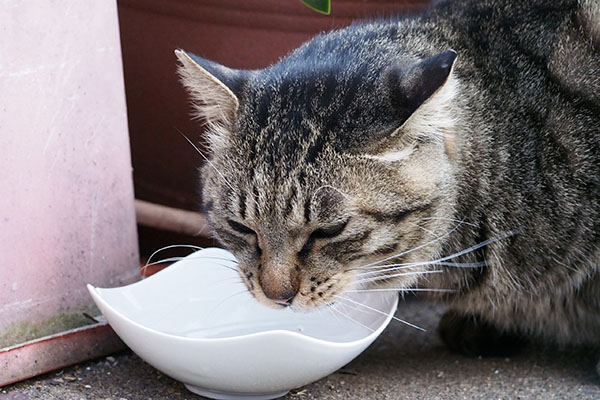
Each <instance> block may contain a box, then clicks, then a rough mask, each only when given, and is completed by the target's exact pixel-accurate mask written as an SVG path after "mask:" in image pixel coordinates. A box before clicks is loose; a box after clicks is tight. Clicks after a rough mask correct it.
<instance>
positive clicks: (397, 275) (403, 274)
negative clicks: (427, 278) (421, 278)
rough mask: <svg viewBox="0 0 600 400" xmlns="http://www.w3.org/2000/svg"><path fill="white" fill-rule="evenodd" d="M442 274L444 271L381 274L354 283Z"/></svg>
mask: <svg viewBox="0 0 600 400" xmlns="http://www.w3.org/2000/svg"><path fill="white" fill-rule="evenodd" d="M384 272H385V271H384ZM442 272H444V271H443V270H441V269H436V270H434V271H417V272H400V273H397V274H389V275H388V274H383V273H382V274H381V275H376V276H373V277H369V278H365V279H360V280H358V281H356V283H371V282H377V281H383V280H385V279H392V278H398V277H401V276H410V275H428V274H439V273H442Z"/></svg>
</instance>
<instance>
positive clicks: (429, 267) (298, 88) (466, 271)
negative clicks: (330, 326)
mask: <svg viewBox="0 0 600 400" xmlns="http://www.w3.org/2000/svg"><path fill="white" fill-rule="evenodd" d="M176 54H177V57H178V59H179V62H180V67H179V73H180V75H181V79H182V82H183V84H184V86H185V87H186V88H187V90H188V91H189V94H190V96H191V99H192V101H193V105H194V111H195V115H196V116H197V117H199V118H202V119H203V120H205V121H206V123H207V126H208V132H207V141H208V149H209V151H210V154H209V155H208V159H209V160H210V161H209V162H208V163H206V165H204V167H203V168H202V172H201V174H202V179H203V185H202V187H203V193H202V194H203V205H204V208H205V210H206V213H207V216H208V218H209V220H210V222H211V224H212V226H213V228H214V231H215V233H216V235H217V236H218V238H219V240H220V241H222V243H223V244H224V245H225V246H226V247H227V248H229V249H230V250H231V251H232V252H233V253H234V254H235V255H236V257H237V258H238V260H239V273H240V275H241V277H242V279H243V280H244V282H245V284H246V285H247V287H248V290H249V291H250V292H251V293H252V295H253V296H254V297H255V298H256V299H257V300H258V301H261V302H263V303H265V304H267V305H271V306H273V307H288V306H289V307H291V308H292V309H294V310H305V309H310V308H313V307H320V306H323V305H326V304H329V303H333V302H335V301H336V296H339V295H340V294H343V293H344V292H345V291H347V290H350V289H357V288H378V287H392V288H397V289H398V290H408V289H411V288H423V289H424V288H427V289H432V290H434V291H435V290H438V292H436V296H437V297H439V298H440V300H443V301H445V302H446V303H447V304H449V305H450V307H451V309H452V310H453V311H450V312H448V313H447V314H446V315H445V316H444V317H443V318H442V322H441V324H440V333H441V336H442V338H443V339H444V340H445V341H446V343H447V344H448V345H449V346H450V347H451V348H453V349H456V350H459V351H462V352H464V353H467V354H474V355H477V354H499V353H502V352H503V351H506V350H510V349H512V348H513V347H514V345H515V344H516V343H517V342H518V341H519V340H520V338H521V337H524V336H537V337H542V338H545V339H549V340H551V341H554V342H558V343H572V344H586V345H598V344H600V1H598V0H554V1H547V0H529V1H512V0H454V1H441V2H438V3H437V4H436V5H435V7H433V8H431V9H429V10H428V11H426V12H425V13H424V14H422V15H416V16H410V17H408V18H398V19H388V20H381V21H374V22H373V21H371V22H366V23H364V22H363V23H358V24H354V25H352V26H350V27H348V28H346V29H342V30H338V31H334V32H330V33H325V34H321V35H318V36H316V37H315V38H314V39H312V40H311V41H309V42H307V43H305V44H304V45H302V46H301V47H299V48H298V49H296V50H294V51H293V52H291V53H290V54H289V55H287V56H286V57H284V58H283V59H281V60H280V61H279V62H278V63H276V64H274V65H271V66H269V67H267V68H265V69H262V70H234V69H230V68H227V67H225V66H222V65H219V64H217V63H215V62H212V61H209V60H206V59H203V58H201V57H198V56H195V55H193V54H191V53H186V52H184V51H181V50H178V51H177V52H176ZM439 270H442V271H443V273H437V274H432V273H430V272H432V271H439Z"/></svg>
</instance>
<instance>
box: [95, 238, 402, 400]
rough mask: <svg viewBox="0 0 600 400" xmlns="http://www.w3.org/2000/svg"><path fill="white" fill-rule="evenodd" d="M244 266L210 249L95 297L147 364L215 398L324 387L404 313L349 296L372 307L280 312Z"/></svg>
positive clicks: (388, 303) (392, 299) (389, 302)
mask: <svg viewBox="0 0 600 400" xmlns="http://www.w3.org/2000/svg"><path fill="white" fill-rule="evenodd" d="M234 260H235V259H234V258H233V255H232V254H231V253H229V252H227V251H225V250H223V249H217V248H211V249H205V250H200V251H197V252H195V253H193V254H190V255H189V256H188V257H186V258H184V259H183V260H181V261H178V262H176V263H175V264H173V265H172V266H170V267H169V268H166V269H165V270H163V271H161V272H159V273H157V274H155V275H153V276H151V277H150V278H147V279H144V280H142V281H140V282H136V283H134V284H131V285H128V286H123V287H118V288H112V289H102V288H95V287H93V286H91V285H88V289H89V291H90V293H91V295H92V297H93V298H94V301H95V302H96V304H97V305H98V307H99V308H100V310H101V311H102V313H103V314H104V316H105V317H106V319H107V320H108V322H109V323H110V325H111V326H112V328H113V329H114V330H115V331H116V332H117V334H118V335H119V336H120V337H121V339H123V341H124V342H125V343H126V344H127V345H128V346H129V347H130V348H131V349H132V350H133V351H135V352H136V353H137V354H138V355H139V356H140V357H141V358H143V359H144V360H145V361H147V362H148V363H149V364H151V365H152V366H154V367H155V368H157V369H159V370H160V371H162V372H164V373H165V374H167V375H169V376H171V377H172V378H174V379H177V380H179V381H181V382H183V383H185V385H186V387H187V388H188V389H189V390H191V391H192V392H194V393H197V394H201V395H203V396H206V397H212V398H215V399H235V398H253V399H270V398H275V397H279V396H283V395H284V394H285V393H286V392H287V391H289V390H290V389H293V388H297V387H299V386H303V385H306V384H308V383H310V382H313V381H315V380H317V379H320V378H322V377H324V376H326V375H328V374H330V373H332V372H334V371H335V370H337V369H338V368H340V367H342V366H344V365H345V364H347V363H348V362H349V361H351V360H352V359H353V358H355V357H356V356H357V355H358V354H360V353H361V352H362V351H363V350H364V349H366V348H367V346H369V345H370V344H371V343H372V342H373V340H375V338H376V337H377V336H378V335H379V334H380V333H381V332H382V331H383V329H384V328H385V327H386V326H387V324H388V323H389V322H390V319H391V317H392V315H393V314H394V312H395V310H396V305H397V301H398V296H397V294H396V293H390V292H383V293H382V292H371V293H368V294H367V293H361V294H353V295H350V294H348V295H347V296H348V297H349V298H352V299H353V300H354V301H356V302H360V303H362V304H364V305H365V306H366V307H363V306H357V305H355V304H353V303H348V304H351V305H352V306H342V305H341V303H340V304H337V305H336V306H335V307H336V309H337V310H339V311H334V310H330V309H328V308H325V309H321V310H315V311H311V312H294V311H292V310H290V309H281V310H276V309H271V308H269V307H266V306H264V305H262V304H260V303H258V302H257V301H256V300H254V298H252V296H251V295H250V294H249V293H248V292H247V291H246V290H245V286H244V284H243V283H242V282H241V281H240V279H239V277H238V275H237V272H236V271H235V270H234V269H235V261H234ZM338 307H339V308H338ZM367 307H371V308H373V309H377V310H381V311H382V313H377V312H374V311H372V310H370V309H369V308H367ZM340 311H341V312H340ZM342 313H343V314H344V315H342Z"/></svg>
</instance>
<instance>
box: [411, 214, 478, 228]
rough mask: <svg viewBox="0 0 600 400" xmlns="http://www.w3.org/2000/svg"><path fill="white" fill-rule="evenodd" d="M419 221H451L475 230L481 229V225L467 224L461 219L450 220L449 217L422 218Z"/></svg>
mask: <svg viewBox="0 0 600 400" xmlns="http://www.w3.org/2000/svg"><path fill="white" fill-rule="evenodd" d="M418 220H419V221H429V220H442V221H451V222H457V223H461V224H463V225H469V226H472V227H473V228H479V225H476V224H472V223H470V222H465V220H464V219H463V220H460V219H455V218H448V217H422V218H419V219H418Z"/></svg>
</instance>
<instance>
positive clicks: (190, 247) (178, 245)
mask: <svg viewBox="0 0 600 400" xmlns="http://www.w3.org/2000/svg"><path fill="white" fill-rule="evenodd" d="M180 247H183V248H189V249H195V250H203V249H204V248H203V247H200V246H194V245H193V244H172V245H170V246H165V247H161V248H160V249H158V250H156V251H154V253H152V254H150V257H148V261H147V263H149V262H150V261H151V260H152V257H154V256H155V255H156V254H158V253H160V252H161V251H164V250H168V249H175V248H180ZM147 263H146V264H147Z"/></svg>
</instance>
